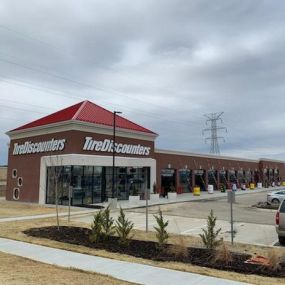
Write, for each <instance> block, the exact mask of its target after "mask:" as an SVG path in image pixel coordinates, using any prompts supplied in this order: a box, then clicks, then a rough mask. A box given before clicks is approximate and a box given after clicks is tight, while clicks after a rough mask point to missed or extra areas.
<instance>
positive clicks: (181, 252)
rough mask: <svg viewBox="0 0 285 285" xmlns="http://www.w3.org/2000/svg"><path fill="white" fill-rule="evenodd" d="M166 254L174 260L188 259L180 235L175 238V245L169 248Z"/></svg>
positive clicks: (183, 240)
mask: <svg viewBox="0 0 285 285" xmlns="http://www.w3.org/2000/svg"><path fill="white" fill-rule="evenodd" d="M168 254H170V255H172V256H174V257H175V258H182V259H185V258H187V257H188V255H189V251H188V248H187V245H186V242H185V239H184V237H183V236H182V235H179V237H177V242H176V243H175V244H172V245H170V246H169V248H168Z"/></svg>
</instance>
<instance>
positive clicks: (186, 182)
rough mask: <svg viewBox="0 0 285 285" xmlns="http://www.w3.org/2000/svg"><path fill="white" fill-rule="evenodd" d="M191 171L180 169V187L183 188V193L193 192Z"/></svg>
mask: <svg viewBox="0 0 285 285" xmlns="http://www.w3.org/2000/svg"><path fill="white" fill-rule="evenodd" d="M191 180H192V179H191V171H190V170H189V169H179V186H180V187H181V188H182V189H181V190H182V193H189V192H190V191H191V184H192V183H191V182H192V181H191Z"/></svg>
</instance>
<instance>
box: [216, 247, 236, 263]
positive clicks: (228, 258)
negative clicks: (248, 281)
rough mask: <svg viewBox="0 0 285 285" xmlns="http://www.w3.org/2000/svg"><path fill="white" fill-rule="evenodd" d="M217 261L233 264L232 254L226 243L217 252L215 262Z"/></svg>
mask: <svg viewBox="0 0 285 285" xmlns="http://www.w3.org/2000/svg"><path fill="white" fill-rule="evenodd" d="M217 261H221V262H224V263H226V264H227V265H228V264H231V263H232V261H233V257H232V254H231V252H230V250H229V248H228V247H227V245H226V244H225V242H222V244H221V246H220V247H219V248H218V249H217V251H216V252H215V256H214V262H217Z"/></svg>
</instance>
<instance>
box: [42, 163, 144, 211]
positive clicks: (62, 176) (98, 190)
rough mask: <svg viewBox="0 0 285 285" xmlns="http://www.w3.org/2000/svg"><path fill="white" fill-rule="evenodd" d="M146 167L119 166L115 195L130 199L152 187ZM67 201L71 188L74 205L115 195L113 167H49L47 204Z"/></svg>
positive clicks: (92, 202) (96, 201)
mask: <svg viewBox="0 0 285 285" xmlns="http://www.w3.org/2000/svg"><path fill="white" fill-rule="evenodd" d="M147 173H148V171H147V168H146V167H144V168H133V167H116V168H115V189H116V193H115V196H116V197H117V198H118V199H119V200H127V199H128V198H129V195H141V196H142V195H143V193H144V190H145V188H146V187H149V186H148V185H149V184H150V183H149V176H148V174H147ZM56 187H57V192H58V203H59V204H68V197H69V190H70V193H71V204H72V205H88V204H94V203H100V202H103V201H105V200H107V198H108V197H112V167H98V166H57V167H48V168H47V191H46V203H47V204H55V192H56V190H55V189H56Z"/></svg>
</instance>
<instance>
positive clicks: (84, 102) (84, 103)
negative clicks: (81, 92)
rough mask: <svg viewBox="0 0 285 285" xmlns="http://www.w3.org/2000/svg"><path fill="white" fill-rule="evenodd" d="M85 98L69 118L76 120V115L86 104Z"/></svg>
mask: <svg viewBox="0 0 285 285" xmlns="http://www.w3.org/2000/svg"><path fill="white" fill-rule="evenodd" d="M87 102H88V101H87V100H85V101H83V102H82V104H81V106H80V107H79V108H78V110H77V111H76V112H75V114H74V115H73V117H72V118H71V120H76V118H77V116H78V115H79V114H80V112H81V111H82V109H83V108H84V107H85V105H86V104H87Z"/></svg>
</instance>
